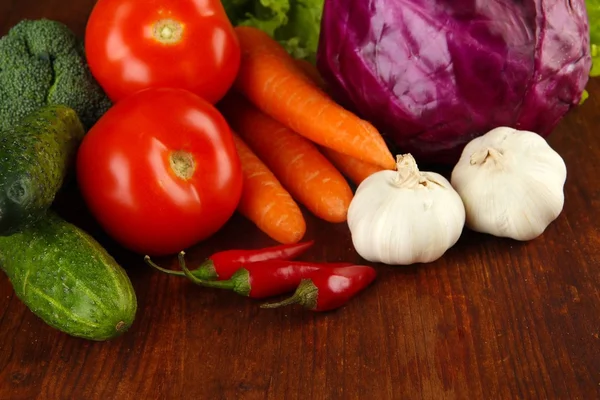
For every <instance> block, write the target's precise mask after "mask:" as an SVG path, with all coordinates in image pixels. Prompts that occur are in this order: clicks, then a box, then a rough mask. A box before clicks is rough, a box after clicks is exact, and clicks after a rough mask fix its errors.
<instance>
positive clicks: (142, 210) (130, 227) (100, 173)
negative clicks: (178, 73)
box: [76, 88, 242, 256]
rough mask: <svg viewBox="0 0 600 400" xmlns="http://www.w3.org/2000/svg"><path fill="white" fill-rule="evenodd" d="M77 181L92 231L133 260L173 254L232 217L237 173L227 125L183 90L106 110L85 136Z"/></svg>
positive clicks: (149, 94)
mask: <svg viewBox="0 0 600 400" xmlns="http://www.w3.org/2000/svg"><path fill="white" fill-rule="evenodd" d="M76 170H77V181H78V184H79V188H80V190H81V193H82V196H83V198H84V200H85V202H86V204H87V205H88V207H89V209H90V210H91V212H92V214H93V215H94V216H95V217H96V219H97V220H98V222H99V223H100V225H101V226H102V227H103V228H104V229H105V230H106V231H107V233H108V234H109V235H110V236H112V237H113V238H114V239H115V240H116V241H118V242H120V243H121V244H122V245H123V246H124V247H126V248H129V249H130V250H133V251H134V252H137V253H141V254H148V255H155V256H157V255H168V254H174V253H177V252H179V251H181V250H184V249H185V248H188V247H190V246H192V245H194V244H196V243H197V242H199V241H201V240H203V239H206V238H208V237H209V236H211V235H212V234H214V233H215V232H216V231H217V230H219V229H220V228H221V227H222V226H223V225H224V224H225V223H226V222H227V221H228V219H229V218H230V217H231V216H232V215H233V213H234V212H235V209H236V208H237V205H238V202H239V200H240V197H241V192H242V170H241V163H240V160H239V158H238V155H237V151H236V148H235V143H234V141H233V137H232V134H231V131H230V130H229V127H228V125H227V122H226V121H225V119H224V118H223V116H222V115H221V114H220V113H219V112H218V111H217V109H216V108H215V107H213V106H212V105H211V104H209V103H208V102H206V101H205V100H203V99H201V98H200V97H198V96H196V95H194V94H192V93H190V92H188V91H185V90H183V89H167V88H164V89H148V90H143V91H140V92H138V93H136V94H134V95H132V96H130V97H127V98H126V99H123V100H122V101H121V102H119V103H117V104H116V105H114V106H113V107H112V108H111V109H110V110H108V112H107V113H106V114H104V116H102V118H101V119H100V120H99V121H98V122H97V123H96V124H95V125H94V126H93V127H92V129H91V130H90V131H89V132H88V134H87V135H86V136H85V138H84V140H83V143H82V144H81V147H80V149H79V152H78V155H77V169H76Z"/></svg>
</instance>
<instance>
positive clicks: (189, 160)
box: [169, 150, 196, 180]
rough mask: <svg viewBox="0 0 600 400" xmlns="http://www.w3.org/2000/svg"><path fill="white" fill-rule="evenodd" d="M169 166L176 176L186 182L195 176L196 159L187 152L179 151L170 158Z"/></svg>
mask: <svg viewBox="0 0 600 400" xmlns="http://www.w3.org/2000/svg"><path fill="white" fill-rule="evenodd" d="M169 164H170V165H171V169H172V170H173V172H174V173H175V175H177V177H178V178H181V179H184V180H188V179H190V178H191V177H192V176H194V171H196V162H195V160H194V157H193V156H192V155H191V154H190V153H188V152H187V151H182V150H178V151H174V152H172V153H171V156H170V157H169Z"/></svg>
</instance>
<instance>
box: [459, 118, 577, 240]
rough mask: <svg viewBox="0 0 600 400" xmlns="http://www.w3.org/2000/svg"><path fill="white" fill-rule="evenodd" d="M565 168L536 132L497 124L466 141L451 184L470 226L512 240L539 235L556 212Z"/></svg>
mask: <svg viewBox="0 0 600 400" xmlns="http://www.w3.org/2000/svg"><path fill="white" fill-rule="evenodd" d="M566 178H567V167H566V165H565V162H564V160H563V159H562V158H561V157H560V155H559V154H558V153H557V152H556V151H554V150H553V149H552V148H551V147H550V145H549V144H548V142H547V141H546V140H545V139H544V138H543V137H541V136H540V135H538V134H536V133H534V132H529V131H520V130H516V129H513V128H507V127H499V128H495V129H492V130H491V131H489V132H488V133H486V134H485V135H483V136H480V137H477V138H475V139H473V140H472V141H471V142H469V143H468V144H467V146H466V147H465V149H464V150H463V153H462V155H461V158H460V160H459V161H458V163H457V164H456V166H455V167H454V169H453V171H452V177H451V183H452V185H453V186H454V188H455V189H456V191H457V192H458V193H459V194H460V196H461V198H462V200H463V203H464V204H465V209H466V212H467V221H466V226H467V227H468V228H470V229H472V230H474V231H477V232H482V233H488V234H491V235H494V236H498V237H507V238H512V239H515V240H521V241H525V240H531V239H534V238H536V237H538V236H539V235H541V234H542V233H543V232H544V231H545V230H546V228H547V227H548V225H549V224H550V223H551V222H552V221H554V220H555V219H556V218H557V217H558V216H559V214H560V213H561V211H562V209H563V205H564V193H563V190H564V184H565V181H566Z"/></svg>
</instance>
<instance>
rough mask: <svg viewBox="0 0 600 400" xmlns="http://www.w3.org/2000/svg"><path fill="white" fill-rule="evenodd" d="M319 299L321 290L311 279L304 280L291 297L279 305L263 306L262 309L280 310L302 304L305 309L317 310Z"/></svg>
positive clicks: (266, 304) (278, 303)
mask: <svg viewBox="0 0 600 400" xmlns="http://www.w3.org/2000/svg"><path fill="white" fill-rule="evenodd" d="M318 297H319V289H318V288H317V287H316V286H315V284H314V283H313V281H312V280H310V279H303V280H302V281H301V282H300V284H299V285H298V288H297V289H296V291H295V292H294V294H293V295H292V296H291V297H288V298H287V299H285V300H282V301H280V302H277V303H265V304H262V305H261V306H260V308H279V307H284V306H289V305H292V304H300V305H301V306H303V307H306V308H310V309H315V308H316V307H317V299H318Z"/></svg>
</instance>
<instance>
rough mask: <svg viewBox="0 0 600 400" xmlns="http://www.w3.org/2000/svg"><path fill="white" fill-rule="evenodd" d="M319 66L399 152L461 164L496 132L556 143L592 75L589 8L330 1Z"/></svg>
mask: <svg viewBox="0 0 600 400" xmlns="http://www.w3.org/2000/svg"><path fill="white" fill-rule="evenodd" d="M317 67H318V69H319V71H320V72H321V74H322V76H323V78H324V79H325V80H326V82H327V83H328V84H329V86H330V90H331V92H332V94H333V96H334V97H335V98H336V99H337V100H338V101H339V102H340V103H341V104H342V105H344V106H346V107H347V108H349V109H351V110H353V111H354V112H356V113H357V114H359V115H360V116H361V117H363V118H365V119H367V120H369V121H370V122H371V123H373V124H374V125H375V126H376V127H377V128H378V129H379V130H380V131H381V132H382V134H383V135H384V137H386V139H387V140H389V142H390V143H393V145H395V146H394V147H397V149H398V150H399V151H404V152H411V153H412V154H413V156H415V157H416V158H417V160H419V161H422V162H435V163H453V162H455V161H456V160H457V159H458V157H459V155H460V152H461V151H462V149H463V148H464V146H465V145H466V143H468V142H469V141H470V140H471V139H473V138H475V137H477V136H480V135H482V134H484V133H486V132H487V131H489V130H491V129H493V128H495V127H497V126H510V127H514V128H518V129H524V130H531V131H533V132H536V133H538V134H540V135H542V136H544V137H546V136H548V135H549V134H550V133H551V132H552V131H553V129H554V128H555V126H556V125H557V124H558V122H559V121H560V120H561V119H562V117H563V116H564V115H565V114H566V113H567V112H568V111H569V110H570V109H571V108H572V107H575V106H577V105H578V104H579V101H580V99H581V96H582V93H583V90H584V87H585V85H586V83H587V81H588V79H589V72H590V69H591V55H590V37H589V28H588V17H587V14H586V8H585V3H584V0H560V1H559V0H552V1H551V0H547V1H544V0H485V1H476V0H471V1H468V0H325V4H324V10H323V18H322V25H321V34H320V42H319V48H318V54H317Z"/></svg>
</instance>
